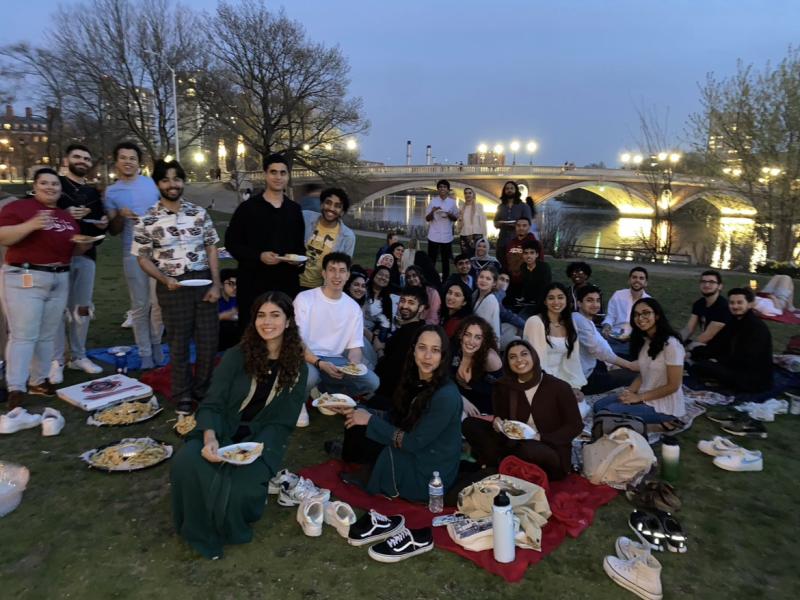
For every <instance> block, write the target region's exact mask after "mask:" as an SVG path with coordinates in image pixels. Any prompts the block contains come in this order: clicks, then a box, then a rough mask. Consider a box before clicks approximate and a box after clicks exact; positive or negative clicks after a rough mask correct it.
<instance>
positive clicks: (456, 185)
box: [354, 179, 498, 206]
mask: <svg viewBox="0 0 800 600" xmlns="http://www.w3.org/2000/svg"><path fill="white" fill-rule="evenodd" d="M436 181H437V180H436V179H423V180H418V181H406V182H404V183H397V184H394V185H390V186H387V187H385V188H382V189H380V190H378V191H377V192H373V193H371V194H369V195H368V196H365V197H364V198H363V199H361V200H359V201H358V202H356V203H355V204H354V206H357V205H359V204H366V203H368V202H372V201H373V200H377V199H378V198H381V197H383V196H388V195H389V194H394V193H396V192H403V191H406V190H411V189H420V188H422V189H429V190H431V191H432V192H433V193H436ZM448 181H449V182H450V188H451V189H453V190H460V191H461V197H462V198H463V197H464V194H463V192H464V188H472V189H473V190H475V193H476V194H479V195H482V196H485V197H486V198H489V199H491V200H494V201H495V202H498V199H497V196H496V195H495V194H493V193H492V192H489V191H487V190H486V189H484V188H482V187H480V186H477V185H474V184H472V183H462V182H460V181H456V180H453V179H448Z"/></svg>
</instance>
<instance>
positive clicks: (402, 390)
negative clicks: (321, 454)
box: [342, 325, 462, 502]
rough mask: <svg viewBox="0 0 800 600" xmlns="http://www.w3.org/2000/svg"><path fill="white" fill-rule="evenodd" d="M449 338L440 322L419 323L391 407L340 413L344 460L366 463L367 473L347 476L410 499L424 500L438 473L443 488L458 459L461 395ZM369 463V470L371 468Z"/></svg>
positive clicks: (452, 477) (453, 475)
mask: <svg viewBox="0 0 800 600" xmlns="http://www.w3.org/2000/svg"><path fill="white" fill-rule="evenodd" d="M449 345H450V344H449V341H448V338H447V335H445V333H444V330H443V329H442V328H441V327H439V326H438V325H425V326H424V327H421V328H420V329H419V331H418V332H417V334H416V336H415V337H414V340H413V343H412V345H411V349H410V351H409V353H408V355H407V357H406V362H405V365H404V368H403V375H402V377H401V379H400V385H399V386H398V387H397V391H396V392H395V396H394V400H393V408H392V410H391V411H390V412H389V413H386V414H382V413H379V412H377V411H370V410H366V409H364V408H358V409H356V410H353V409H350V410H348V411H344V414H345V416H346V419H345V427H347V431H346V434H345V441H344V447H343V449H342V458H344V460H346V461H349V462H358V463H362V464H365V465H368V470H369V474H368V475H366V474H362V477H361V478H358V477H357V476H356V478H354V477H353V476H352V475H351V476H350V477H348V478H346V479H345V480H346V481H348V482H350V483H359V484H364V482H366V483H365V484H364V485H365V487H366V489H367V491H368V492H370V493H372V494H383V495H385V496H389V497H391V498H396V497H400V498H405V499H406V500H411V501H413V502H424V501H426V500H427V499H428V482H429V481H430V479H431V475H432V474H433V472H434V471H438V472H439V475H440V476H441V478H442V481H443V482H444V488H445V492H446V491H447V490H448V488H450V487H451V486H452V485H453V483H454V482H455V480H456V475H457V474H458V464H459V459H460V457H461V410H462V404H461V396H460V394H459V393H458V388H457V387H456V386H455V384H454V383H453V382H452V381H451V379H450V375H449V372H450V351H449ZM370 467H371V468H370Z"/></svg>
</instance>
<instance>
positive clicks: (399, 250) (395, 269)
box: [389, 242, 406, 293]
mask: <svg viewBox="0 0 800 600" xmlns="http://www.w3.org/2000/svg"><path fill="white" fill-rule="evenodd" d="M405 251H406V246H405V244H403V243H402V242H395V243H394V244H392V245H391V246H389V254H391V255H392V257H393V258H394V262H393V263H392V266H391V267H390V269H391V285H390V287H391V290H392V293H397V291H399V290H400V287H401V286H400V279H401V277H400V276H401V275H402V271H401V270H400V262H401V261H402V260H403V253H404V252H405Z"/></svg>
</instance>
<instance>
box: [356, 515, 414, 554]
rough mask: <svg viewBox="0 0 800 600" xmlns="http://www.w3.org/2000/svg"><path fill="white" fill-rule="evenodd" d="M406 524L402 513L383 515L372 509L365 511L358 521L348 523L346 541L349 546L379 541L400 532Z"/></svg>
mask: <svg viewBox="0 0 800 600" xmlns="http://www.w3.org/2000/svg"><path fill="white" fill-rule="evenodd" d="M405 524H406V520H405V517H403V515H392V516H390V517H384V516H383V515H382V514H380V513H378V512H375V511H374V510H371V511H369V512H368V513H365V514H364V515H363V516H362V517H361V518H360V519H359V520H358V521H356V522H355V523H353V524H352V525H350V533H348V534H347V543H348V544H350V545H351V546H364V545H365V544H374V543H375V542H381V541H383V540H385V539H386V538H389V537H392V536H393V535H394V534H396V533H398V532H400V531H401V530H402V529H403V528H404V526H405Z"/></svg>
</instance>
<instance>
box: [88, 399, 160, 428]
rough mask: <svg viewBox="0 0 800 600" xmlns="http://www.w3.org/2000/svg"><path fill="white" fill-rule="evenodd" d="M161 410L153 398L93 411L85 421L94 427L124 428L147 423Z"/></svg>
mask: <svg viewBox="0 0 800 600" xmlns="http://www.w3.org/2000/svg"><path fill="white" fill-rule="evenodd" d="M162 410H164V409H163V408H161V407H160V406H159V405H158V400H156V397H155V396H153V397H152V398H150V400H148V401H145V400H138V401H137V400H132V401H128V402H121V403H119V404H114V405H112V406H109V407H107V408H104V409H102V410H98V411H95V412H94V413H93V414H91V415H89V417H88V418H87V419H86V424H87V425H94V426H95V427H124V426H128V425H133V424H134V423H141V422H143V421H149V420H150V419H152V418H153V417H155V416H156V415H157V414H158V413H160V412H161V411H162Z"/></svg>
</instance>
